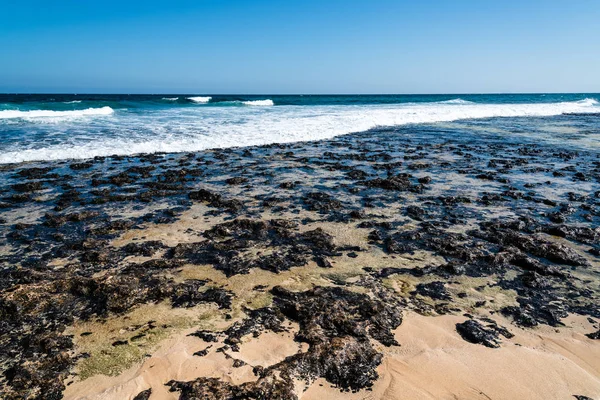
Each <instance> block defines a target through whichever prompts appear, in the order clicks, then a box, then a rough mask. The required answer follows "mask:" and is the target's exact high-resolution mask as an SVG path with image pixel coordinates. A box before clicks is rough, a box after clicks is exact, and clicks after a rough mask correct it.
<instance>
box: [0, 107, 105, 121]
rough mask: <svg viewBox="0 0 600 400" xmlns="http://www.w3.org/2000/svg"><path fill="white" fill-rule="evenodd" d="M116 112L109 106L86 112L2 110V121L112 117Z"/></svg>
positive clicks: (0, 112) (0, 113) (86, 110)
mask: <svg viewBox="0 0 600 400" xmlns="http://www.w3.org/2000/svg"><path fill="white" fill-rule="evenodd" d="M113 112H114V110H113V109H112V108H110V107H108V106H106V107H101V108H87V109H85V110H69V111H53V110H29V111H22V110H0V119H16V118H22V119H35V118H78V117H88V116H94V115H110V114H112V113H113Z"/></svg>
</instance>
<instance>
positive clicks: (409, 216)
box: [0, 126, 600, 400]
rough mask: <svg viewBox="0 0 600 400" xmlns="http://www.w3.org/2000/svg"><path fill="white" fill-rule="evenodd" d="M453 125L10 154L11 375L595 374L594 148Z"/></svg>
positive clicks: (304, 386) (310, 377)
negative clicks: (22, 160) (172, 148)
mask: <svg viewBox="0 0 600 400" xmlns="http://www.w3.org/2000/svg"><path fill="white" fill-rule="evenodd" d="M446 129H447V131H446V132H445V133H444V134H443V135H436V134H433V133H432V132H428V130H427V127H426V126H425V127H419V128H415V127H406V128H402V129H400V130H394V131H392V130H380V131H370V132H364V133H358V134H351V135H346V136H340V137H337V138H334V139H329V140H325V141H319V142H301V143H291V144H273V145H266V146H259V147H248V148H229V149H215V150H208V151H202V152H197V153H189V154H181V153H180V154H150V155H148V154H146V155H139V156H118V157H106V158H97V159H91V160H84V161H81V160H77V161H59V162H48V163H33V164H32V163H28V164H16V165H4V166H2V167H1V168H0V174H1V179H2V180H3V181H4V182H5V189H3V192H2V199H1V200H0V203H1V205H2V211H1V215H0V217H1V218H2V226H3V232H4V233H3V235H2V238H1V241H2V242H1V244H0V246H1V247H0V249H1V251H2V260H1V261H2V265H3V269H4V274H3V278H2V302H3V306H4V309H5V310H6V311H3V312H4V313H5V314H4V315H3V318H4V319H5V320H6V321H8V323H7V324H6V325H5V326H4V327H3V328H2V329H3V332H2V335H3V336H4V337H5V339H3V345H4V346H5V347H6V348H8V349H10V351H11V357H10V358H9V357H6V358H4V359H3V360H2V365H3V366H4V369H5V371H6V370H9V371H10V373H9V374H8V377H9V378H5V380H4V381H3V382H2V388H1V389H0V393H1V394H3V395H4V396H5V397H6V398H18V397H19V396H22V395H27V394H28V395H31V394H35V393H36V392H35V391H36V390H37V391H42V392H44V391H45V392H46V393H55V394H56V395H59V394H64V396H65V398H67V399H75V398H78V399H79V398H90V399H92V398H98V399H99V398H104V399H109V398H133V397H134V396H136V395H138V393H140V392H143V391H144V390H146V389H148V388H149V387H151V388H152V396H151V397H150V399H152V400H153V399H155V398H156V399H160V398H178V396H181V397H179V398H182V399H185V398H188V397H186V396H188V395H189V397H191V396H193V395H194V393H196V394H197V395H198V393H200V392H199V391H200V390H201V389H199V388H198V387H195V386H193V387H192V386H190V385H188V386H185V385H183V384H182V383H185V382H191V381H194V380H195V379H197V378H202V377H205V378H206V377H208V378H218V379H215V380H212V381H210V382H208V381H203V382H202V384H203V385H205V386H206V385H211V386H210V387H211V388H213V389H214V393H221V394H222V395H223V396H225V395H226V394H227V393H231V392H234V391H238V392H240V393H246V394H247V393H254V394H256V393H262V394H265V393H271V394H273V393H278V394H279V395H281V398H292V397H285V396H291V395H295V396H298V397H299V398H302V399H316V398H319V397H320V398H323V397H326V398H335V396H338V395H339V396H340V398H389V399H394V398H414V399H420V398H424V399H426V398H452V396H458V397H460V398H474V399H476V398H482V399H483V398H494V399H496V398H515V396H517V397H519V396H520V397H521V398H525V397H526V398H536V397H534V396H538V398H544V399H548V398H565V397H564V396H569V395H570V396H574V395H582V396H588V397H591V398H594V396H598V395H599V394H600V365H599V364H598V361H597V360H599V359H600V357H599V355H600V354H599V353H598V352H599V345H598V341H597V340H596V339H592V338H588V337H587V336H585V335H586V334H589V335H593V334H594V332H596V331H598V329H600V327H599V326H598V321H599V318H600V311H599V310H598V304H599V303H600V297H599V296H600V279H599V277H600V260H599V258H598V257H599V256H598V253H597V251H598V249H599V243H600V242H599V241H600V230H599V228H598V223H599V221H600V212H599V211H598V207H600V189H599V188H598V184H599V183H600V169H599V164H598V163H599V161H598V160H599V157H600V154H599V153H598V151H597V150H595V149H587V150H581V149H580V150H577V151H575V150H572V149H569V148H567V147H564V148H561V147H557V146H555V145H552V144H545V143H538V144H536V143H533V142H532V141H530V140H522V139H520V138H516V139H514V140H512V141H502V140H497V139H496V138H494V137H493V136H473V135H469V134H464V133H461V134H460V135H458V134H453V132H452V131H451V130H450V129H449V128H446ZM412 131H417V134H415V135H413V136H411V137H410V138H409V137H407V136H406V135H405V133H406V132H412ZM253 311H254V312H255V313H254V314H253ZM349 311H351V312H349ZM467 321H474V322H473V323H472V324H470V325H466V326H465V330H464V331H460V329H461V328H458V325H461V324H463V323H465V322H467ZM36 325H39V327H43V329H42V330H41V331H40V330H36V329H35V326H36ZM461 326H462V325H461ZM555 330H556V331H555ZM459 331H460V332H462V334H461V333H460V332H459ZM198 332H200V333H198ZM507 332H508V333H507ZM194 333H198V334H197V336H188V335H189V334H194ZM510 335H514V336H510ZM213 336H215V337H213ZM36 337H37V338H39V337H41V339H42V340H36ZM465 337H466V338H468V339H469V340H471V341H476V342H477V341H478V342H479V343H470V342H468V341H467V339H464V338H465ZM15 338H19V340H15ZM24 338H26V339H27V340H23V339H24ZM213 339H216V341H212V340H213ZM24 343H25V344H26V345H24ZM208 346H212V347H210V348H208ZM497 347H498V348H497ZM203 349H206V350H207V352H206V354H204V355H194V353H195V352H197V351H201V350H203ZM266 349H269V350H266ZM361 354H369V355H370V357H367V358H365V359H363V358H361V357H362V356H361ZM326 355H327V357H325V356H326ZM15 361H16V362H15ZM359 361H360V363H358V362H359ZM357 363H358V365H360V366H361V368H360V369H359V370H356V369H353V368H352V367H351V366H352V365H354V364H357ZM259 366H260V367H262V368H256V367H259ZM338 368H339V369H338ZM448 371H452V372H451V373H449V372H448ZM475 373H481V374H482V375H481V377H477V378H476V379H475V378H474V374H475ZM103 374H105V375H110V377H106V376H102V375H103ZM495 374H497V375H495ZM5 376H6V375H5ZM32 376H33V377H34V378H33V379H32ZM525 376H527V377H528V379H525ZM82 377H83V378H86V379H84V380H81V378H82ZM508 379H510V380H511V381H512V382H515V383H514V384H513V385H509V386H507V385H506V380H508ZM171 380H174V382H172V383H171V384H170V385H169V386H165V384H167V383H168V382H169V381H171ZM498 381H501V383H500V384H499V382H498ZM548 381H550V382H551V383H550V384H547V385H544V383H545V382H548ZM27 382H28V383H29V384H31V383H33V385H31V387H27V386H26V383H27ZM256 382H259V383H260V384H255V383H256ZM244 384H247V385H246V386H244ZM63 385H66V386H63ZM120 385H122V386H120ZM332 385H334V386H337V388H331V386H332ZM169 387H170V388H172V390H173V391H168V390H169ZM340 389H343V390H345V392H343V394H340ZM186 391H187V392H186ZM194 391H196V392H194ZM353 392H354V393H353ZM186 393H188V395H186ZM86 396H89V397H86ZM486 396H487V397H486ZM552 396H554V397H552ZM215 398H219V397H217V395H215Z"/></svg>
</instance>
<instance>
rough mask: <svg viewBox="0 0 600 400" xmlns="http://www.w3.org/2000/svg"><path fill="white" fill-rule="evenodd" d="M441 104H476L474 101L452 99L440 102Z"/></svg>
mask: <svg viewBox="0 0 600 400" xmlns="http://www.w3.org/2000/svg"><path fill="white" fill-rule="evenodd" d="M439 104H474V103H473V102H472V101H468V100H463V99H460V98H459V99H452V100H445V101H440V102H439Z"/></svg>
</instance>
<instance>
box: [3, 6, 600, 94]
mask: <svg viewBox="0 0 600 400" xmlns="http://www.w3.org/2000/svg"><path fill="white" fill-rule="evenodd" d="M2 3H3V4H2V7H1V9H2V12H1V13H0V92H69V93H70V92H78V93H83V92H102V93H169V92H170V93H472V92H477V93H480V92H600V1H598V0H593V1H591V0H590V1H587V0H582V1H578V0H572V1H569V2H567V1H558V0H546V1H538V0H516V1H515V0H505V1H498V0H494V1H488V0H478V1H476V0H453V1H452V0H422V1H414V0H413V1H403V0H396V1H391V0H390V1H387V0H371V1H367V0H364V1H355V0H343V1H342V0H331V1H330V0H320V1H319V0H278V1H274V0H246V1H243V0H172V1H158V0H156V1H155V0H144V1H134V0H121V1H114V0H103V1H87V0H61V1H58V0H57V1H48V0H27V1H26V0H23V1H8V0H5V1H2Z"/></svg>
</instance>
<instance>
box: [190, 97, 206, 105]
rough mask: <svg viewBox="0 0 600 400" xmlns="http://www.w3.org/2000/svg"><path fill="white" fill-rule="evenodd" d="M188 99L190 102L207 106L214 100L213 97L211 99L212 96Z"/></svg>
mask: <svg viewBox="0 0 600 400" xmlns="http://www.w3.org/2000/svg"><path fill="white" fill-rule="evenodd" d="M187 99H188V100H190V101H193V102H194V103H202V104H205V103H208V102H209V101H210V100H211V99H212V97H210V96H195V97H188V98H187Z"/></svg>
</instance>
